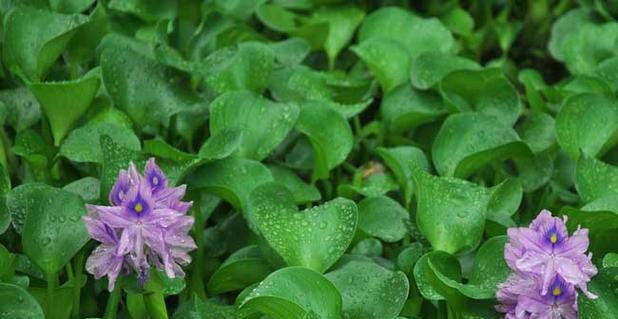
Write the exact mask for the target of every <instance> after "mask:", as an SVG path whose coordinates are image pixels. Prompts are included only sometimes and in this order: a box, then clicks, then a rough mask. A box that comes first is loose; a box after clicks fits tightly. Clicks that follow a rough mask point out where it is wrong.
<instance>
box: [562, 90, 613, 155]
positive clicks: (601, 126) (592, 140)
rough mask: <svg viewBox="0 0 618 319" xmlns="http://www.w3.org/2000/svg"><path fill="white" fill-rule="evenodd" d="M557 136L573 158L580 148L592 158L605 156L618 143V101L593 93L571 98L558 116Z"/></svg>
mask: <svg viewBox="0 0 618 319" xmlns="http://www.w3.org/2000/svg"><path fill="white" fill-rule="evenodd" d="M556 137H557V139H558V143H559V144H560V146H561V147H562V148H563V149H564V150H565V151H567V153H569V155H570V156H571V158H573V159H577V158H578V157H579V153H580V149H581V150H582V152H583V153H585V154H588V155H590V156H597V155H602V154H603V153H604V152H605V151H607V150H608V149H610V148H611V147H612V146H613V145H615V144H616V143H618V102H616V100H615V99H614V98H611V97H609V96H607V95H601V94H592V93H584V94H578V95H575V96H572V97H570V98H568V99H567V100H566V101H565V102H564V104H563V105H562V108H561V109H560V113H558V116H557V117H556Z"/></svg>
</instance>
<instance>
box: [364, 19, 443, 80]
mask: <svg viewBox="0 0 618 319" xmlns="http://www.w3.org/2000/svg"><path fill="white" fill-rule="evenodd" d="M358 39H359V42H360V43H363V42H365V41H368V40H370V39H388V40H393V41H397V42H399V43H401V44H402V45H403V46H404V47H405V48H406V51H408V54H409V55H410V57H411V58H413V59H414V58H416V57H417V56H418V55H419V54H421V53H422V52H426V51H437V52H443V53H448V52H453V51H454V49H455V40H454V39H453V35H452V34H451V32H450V31H449V30H448V29H447V28H446V27H444V25H443V24H442V23H441V22H440V20H438V19H436V18H430V19H424V18H421V17H419V16H415V15H413V14H411V13H410V12H409V11H406V10H404V9H401V8H397V7H384V8H381V9H378V10H376V11H374V12H372V13H371V14H370V15H368V16H367V17H366V18H365V20H364V21H363V25H362V26H361V28H360V31H359V34H358ZM393 64H394V62H393ZM398 67H400V68H401V69H404V65H398ZM408 70H409V69H408V68H407V67H406V68H405V70H404V71H405V72H407V71H408Z"/></svg>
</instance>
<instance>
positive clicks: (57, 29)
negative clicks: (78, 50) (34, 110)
mask: <svg viewBox="0 0 618 319" xmlns="http://www.w3.org/2000/svg"><path fill="white" fill-rule="evenodd" d="M86 21H87V18H86V17H85V16H83V15H78V14H72V15H66V14H60V13H54V12H51V11H44V10H39V9H35V8H31V7H19V8H17V9H15V10H13V11H11V12H10V13H9V14H8V15H7V16H6V17H4V42H3V43H4V45H3V47H4V50H3V58H4V63H5V65H6V66H7V67H8V68H9V70H11V72H13V73H14V74H16V75H18V76H20V77H22V78H23V79H24V80H29V81H33V82H36V81H39V80H41V79H43V78H44V77H45V75H46V74H47V72H48V70H49V68H50V67H51V66H52V65H53V64H54V62H56V59H58V57H59V56H60V54H61V53H62V52H63V51H64V49H65V48H66V46H67V44H68V43H69V41H71V38H72V37H73V35H74V34H75V32H76V31H77V28H79V27H80V26H81V25H83V24H84V23H85V22H86Z"/></svg>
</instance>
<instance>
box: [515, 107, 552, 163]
mask: <svg viewBox="0 0 618 319" xmlns="http://www.w3.org/2000/svg"><path fill="white" fill-rule="evenodd" d="M555 125H556V124H555V120H554V118H553V117H551V116H550V115H549V114H547V113H543V112H539V113H532V114H530V115H528V116H527V117H526V119H525V120H524V122H523V123H522V124H521V125H518V127H517V132H518V133H519V136H520V137H521V140H522V141H524V142H526V144H528V146H530V149H531V150H532V151H533V152H535V153H539V152H542V151H544V150H547V149H548V148H550V147H551V146H553V145H554V144H555V143H556V130H555Z"/></svg>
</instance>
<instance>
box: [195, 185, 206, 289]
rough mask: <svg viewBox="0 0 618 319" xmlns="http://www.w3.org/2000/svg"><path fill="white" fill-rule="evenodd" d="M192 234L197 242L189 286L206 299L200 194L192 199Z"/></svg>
mask: <svg viewBox="0 0 618 319" xmlns="http://www.w3.org/2000/svg"><path fill="white" fill-rule="evenodd" d="M193 217H194V218H195V222H194V224H193V236H194V237H195V241H196V242H197V251H196V252H195V262H194V263H193V276H191V286H192V287H193V292H194V293H195V294H197V296H198V297H200V298H202V299H206V297H207V296H206V289H205V288H204V267H205V265H204V222H205V221H204V218H203V217H204V216H203V215H202V212H201V211H200V196H197V198H196V199H195V200H194V201H193Z"/></svg>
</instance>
